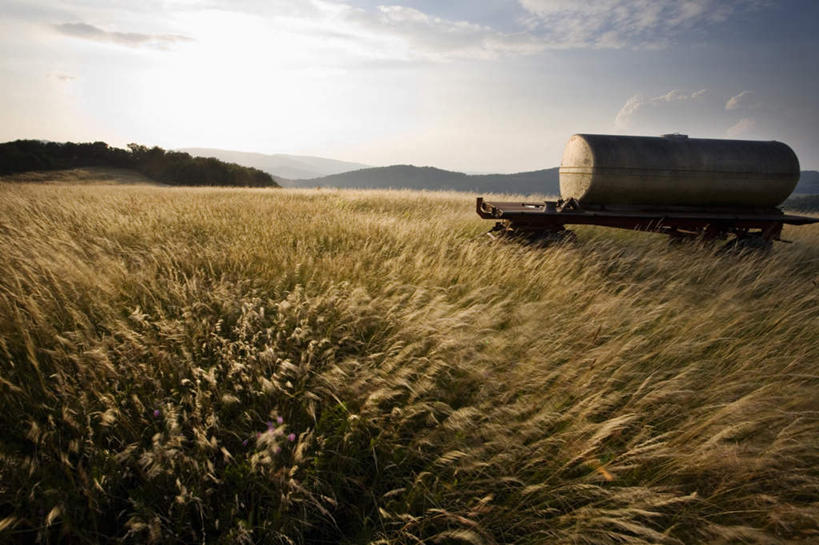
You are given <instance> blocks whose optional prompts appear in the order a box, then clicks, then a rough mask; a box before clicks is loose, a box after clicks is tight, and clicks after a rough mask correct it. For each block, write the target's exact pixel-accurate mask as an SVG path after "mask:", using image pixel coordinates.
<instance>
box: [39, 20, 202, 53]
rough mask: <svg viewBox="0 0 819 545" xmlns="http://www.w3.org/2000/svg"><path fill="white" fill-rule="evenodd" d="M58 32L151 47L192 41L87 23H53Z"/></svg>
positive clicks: (99, 40)
mask: <svg viewBox="0 0 819 545" xmlns="http://www.w3.org/2000/svg"><path fill="white" fill-rule="evenodd" d="M54 29H55V30H56V31H57V32H59V33H60V34H64V35H66V36H71V37H73V38H81V39H84V40H91V41H94V42H103V43H113V44H117V45H122V46H125V47H151V48H155V49H163V50H164V49H170V48H171V47H173V46H175V45H177V44H180V43H184V42H192V41H193V38H189V37H187V36H180V35H178V34H140V33H138V32H112V31H108V30H103V29H101V28H98V27H95V26H93V25H89V24H88V23H62V24H58V25H54Z"/></svg>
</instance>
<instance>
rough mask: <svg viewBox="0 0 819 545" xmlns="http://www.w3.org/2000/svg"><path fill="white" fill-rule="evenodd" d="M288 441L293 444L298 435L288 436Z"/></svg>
mask: <svg viewBox="0 0 819 545" xmlns="http://www.w3.org/2000/svg"><path fill="white" fill-rule="evenodd" d="M287 440H288V441H291V442H292V441H295V440H296V434H295V433H291V434H290V435H288V436H287Z"/></svg>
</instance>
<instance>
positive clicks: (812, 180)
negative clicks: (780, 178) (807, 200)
mask: <svg viewBox="0 0 819 545" xmlns="http://www.w3.org/2000/svg"><path fill="white" fill-rule="evenodd" d="M794 193H795V194H803V195H819V172H817V171H816V170H803V171H802V175H801V176H800V177H799V183H798V184H797V186H796V189H795V190H794Z"/></svg>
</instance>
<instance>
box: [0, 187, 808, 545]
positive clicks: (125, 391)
mask: <svg viewBox="0 0 819 545" xmlns="http://www.w3.org/2000/svg"><path fill="white" fill-rule="evenodd" d="M473 205H474V201H473V198H472V197H471V196H469V195H466V194H460V193H445V192H437V193H432V192H423V193H422V192H413V191H408V190H403V191H335V190H327V189H323V190H320V191H311V190H288V189H283V190H277V191H268V190H263V189H236V188H216V189H214V188H202V187H198V188H170V187H156V186H146V185H106V186H102V185H94V186H89V185H66V184H39V185H35V184H10V183H0V218H2V222H1V223H0V255H2V256H3V259H2V260H0V399H2V406H3V410H2V411H0V428H2V430H3V433H2V434H0V456H1V457H2V458H1V459H2V463H0V483H2V484H0V542H2V543H35V542H39V543H60V542H65V543H100V542H106V543H107V542H122V543H202V542H206V543H209V542H213V543H296V544H307V543H349V544H354V543H360V544H364V543H380V544H384V545H392V544H396V545H405V544H406V545H409V544H419V543H429V544H435V543H437V544H441V545H466V544H487V545H495V544H500V543H504V544H505V543H510V544H521V545H535V544H540V543H564V544H570V543H572V544H580V543H584V544H595V545H647V544H656V545H684V544H685V545H687V544H693V543H725V544H728V543H743V544H757V545H762V544H766V545H771V544H781V545H785V544H786V543H812V542H814V541H815V538H816V536H817V535H819V506H818V505H817V502H816V499H817V495H816V491H817V490H818V489H819V451H818V450H817V448H816V445H817V437H819V417H817V415H819V398H817V395H816V392H817V388H819V368H818V366H819V343H817V342H816V340H817V337H816V335H817V334H816V332H817V330H819V291H817V289H816V281H817V268H816V264H817V263H818V262H819V225H812V226H806V227H801V228H793V227H789V226H788V227H786V228H785V232H784V233H783V238H786V239H788V240H792V241H794V243H793V244H777V245H776V247H775V248H774V250H773V252H772V253H771V254H770V255H768V256H767V257H766V256H763V255H759V254H738V255H736V254H723V255H716V254H715V252H714V251H713V248H708V247H699V246H694V245H682V246H675V247H670V246H669V245H668V243H667V241H666V240H665V239H664V238H663V237H659V236H656V235H651V234H647V233H639V232H629V231H616V230H607V229H602V228H593V227H582V226H581V227H579V228H577V230H576V231H577V234H578V242H577V243H576V244H568V245H558V246H553V247H549V248H541V247H534V246H526V245H522V244H518V243H515V242H504V243H498V242H491V241H490V240H489V239H488V237H485V236H484V235H483V233H485V231H486V230H487V229H488V227H489V225H488V223H487V222H486V221H483V220H481V219H479V218H478V217H477V216H476V215H475V213H474V210H473ZM32 491H34V493H32Z"/></svg>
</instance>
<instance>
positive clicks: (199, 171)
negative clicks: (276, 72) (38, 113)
mask: <svg viewBox="0 0 819 545" xmlns="http://www.w3.org/2000/svg"><path fill="white" fill-rule="evenodd" d="M128 148H129V149H128V150H124V149H120V148H114V147H111V146H109V145H108V144H106V143H105V142H93V143H81V144H75V143H73V142H66V143H57V142H43V141H40V140H16V141H14V142H6V143H5V144H0V175H2V174H13V173H16V172H25V171H29V170H56V169H66V168H79V167H117V168H131V169H134V170H137V171H139V172H141V173H142V174H145V175H146V176H148V177H149V178H152V179H154V180H156V181H158V182H162V183H166V184H169V185H211V186H215V185H220V186H247V187H277V186H278V184H277V183H276V182H274V181H273V178H272V177H271V176H270V175H269V174H267V173H266V172H262V171H261V170H257V169H255V168H248V167H243V166H239V165H236V164H233V163H224V162H222V161H219V160H218V159H214V158H204V157H191V156H190V155H189V154H187V153H181V152H176V151H165V150H164V149H162V148H159V147H153V148H148V147H146V146H141V145H139V144H129V145H128Z"/></svg>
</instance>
